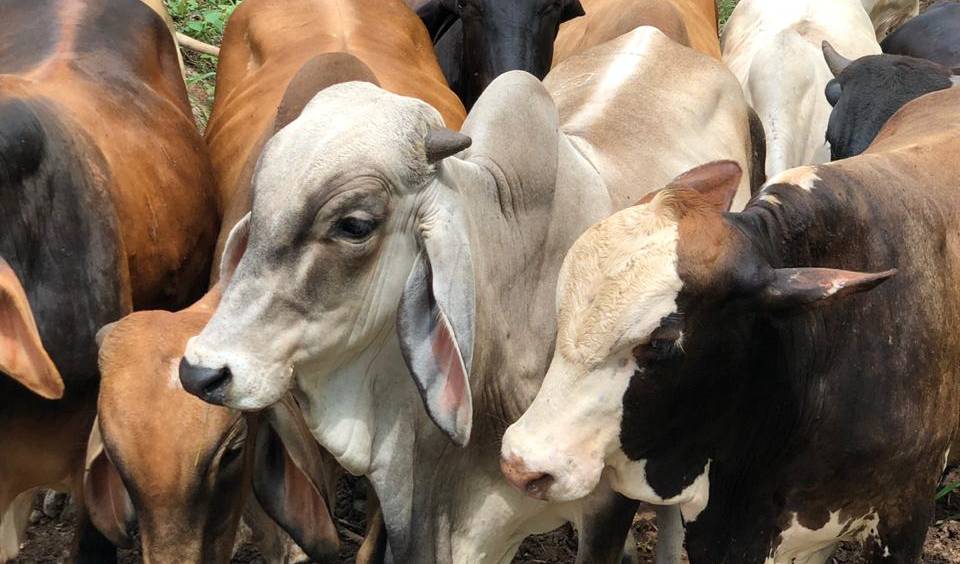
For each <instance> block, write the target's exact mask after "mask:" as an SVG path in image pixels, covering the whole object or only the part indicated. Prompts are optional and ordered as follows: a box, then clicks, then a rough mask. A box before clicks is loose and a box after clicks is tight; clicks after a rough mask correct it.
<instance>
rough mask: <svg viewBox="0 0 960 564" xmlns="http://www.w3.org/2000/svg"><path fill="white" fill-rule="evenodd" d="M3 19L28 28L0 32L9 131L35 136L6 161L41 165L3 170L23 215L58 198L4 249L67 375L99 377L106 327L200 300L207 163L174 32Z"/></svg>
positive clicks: (67, 9)
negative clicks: (100, 334)
mask: <svg viewBox="0 0 960 564" xmlns="http://www.w3.org/2000/svg"><path fill="white" fill-rule="evenodd" d="M0 17H3V18H4V21H14V22H19V24H22V27H20V26H19V25H18V26H4V27H3V29H2V30H0V46H2V47H0V52H2V53H3V55H2V56H0V72H2V73H3V74H2V75H0V92H2V97H3V98H5V99H6V107H7V108H8V109H9V110H10V111H9V112H6V113H5V115H4V120H3V123H2V124H0V128H2V129H3V130H4V132H5V135H10V136H15V135H20V134H29V135H28V138H29V139H32V142H31V143H30V144H28V145H27V146H19V147H18V146H16V145H14V144H12V143H8V144H7V145H6V146H5V148H4V151H14V152H17V151H20V152H21V153H22V152H23V151H33V153H31V155H30V159H33V160H34V161H35V165H36V166H35V167H34V168H32V169H30V170H20V171H19V172H18V171H14V170H8V171H7V176H8V181H9V182H10V183H11V185H12V186H13V187H14V191H12V192H8V196H10V197H11V198H16V199H17V204H16V205H17V206H20V209H24V206H27V207H31V206H32V207H33V208H37V207H38V206H40V205H41V203H42V202H40V201H38V200H37V198H39V197H41V196H40V195H41V194H43V197H46V198H49V199H50V201H52V202H53V207H52V209H50V208H48V209H47V213H43V214H39V215H38V214H34V215H26V216H24V215H21V216H20V217H19V220H20V223H19V224H18V225H17V230H16V232H14V231H11V232H9V235H8V237H5V242H8V244H9V245H13V246H14V247H16V248H15V249H4V250H3V252H4V253H9V254H10V255H11V256H9V257H7V258H8V260H10V262H11V265H12V266H13V268H14V269H15V270H16V271H17V272H18V273H19V275H20V276H21V279H22V280H24V283H25V286H26V289H27V294H28V297H29V298H30V301H31V305H32V306H33V307H34V308H36V309H35V312H36V313H37V320H38V325H39V326H40V331H41V334H42V335H43V337H44V340H45V342H47V339H50V342H49V343H47V344H48V346H49V347H50V348H51V353H52V355H53V357H54V360H55V362H56V363H57V364H58V367H60V368H61V371H63V372H64V377H65V378H66V379H68V380H69V379H70V378H72V377H76V375H77V374H82V375H84V377H89V376H91V375H92V374H95V354H94V353H95V344H94V342H93V334H94V333H95V331H96V329H97V328H99V326H100V325H102V324H103V323H105V322H107V321H111V320H113V319H116V318H117V317H118V316H119V315H120V314H122V313H124V312H126V311H129V310H130V309H131V308H133V307H175V306H178V305H182V304H185V303H189V301H190V300H191V299H192V298H194V297H195V296H196V295H197V293H198V291H199V290H202V287H203V285H202V282H203V281H204V279H205V275H206V269H207V268H208V266H209V248H210V246H211V245H212V242H213V234H214V232H213V226H214V225H215V221H214V220H213V219H214V214H215V210H214V208H213V206H212V203H213V202H212V199H211V194H212V186H211V175H210V167H209V162H208V161H207V158H206V154H205V151H204V148H203V145H202V141H201V139H200V137H199V135H198V134H197V132H196V129H195V127H194V125H193V121H192V117H191V115H192V114H191V113H190V107H189V103H188V101H187V98H186V91H185V87H184V85H183V81H182V79H181V77H180V73H179V68H178V63H177V57H176V51H175V47H174V44H173V41H172V40H171V38H170V33H169V31H168V29H167V28H166V26H165V25H164V23H163V21H162V19H161V18H160V17H158V16H157V15H156V14H155V13H154V12H153V11H151V10H150V9H149V8H147V7H146V6H144V5H143V4H141V3H140V2H138V1H135V0H92V1H89V2H80V1H68V2H46V1H41V2H36V3H34V2H32V1H29V0H11V1H10V2H5V3H3V6H2V7H0ZM28 39H29V41H28ZM22 44H28V45H30V46H31V49H25V48H21V47H20V45H22ZM8 46H9V47H8ZM17 114H19V115H17ZM12 138H14V139H15V138H17V137H12ZM21 156H23V155H22V154H21ZM5 160H6V161H7V166H10V165H9V163H10V162H14V161H12V160H11V158H10V157H9V156H7V157H6V159H5ZM19 162H20V163H21V166H22V163H23V162H24V161H19ZM28 162H29V161H28ZM54 179H60V180H54ZM31 183H32V184H34V185H38V186H43V187H44V190H43V191H40V190H34V191H28V190H26V187H27V186H29V185H31ZM17 188H19V190H17ZM13 205H14V204H13V202H11V203H10V206H9V207H7V206H5V209H6V210H13V209H16V208H14V207H13ZM68 218H69V219H68ZM94 265H96V266H94ZM198 283H199V284H198ZM66 302H69V303H71V304H72V307H64V305H65V303H66ZM69 331H77V333H74V334H72V335H68V334H67V333H68V332H69ZM61 364H63V366H61Z"/></svg>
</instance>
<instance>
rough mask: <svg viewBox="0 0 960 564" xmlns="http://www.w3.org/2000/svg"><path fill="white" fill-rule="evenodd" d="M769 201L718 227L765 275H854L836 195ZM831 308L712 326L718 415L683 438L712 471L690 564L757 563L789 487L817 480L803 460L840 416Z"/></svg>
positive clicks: (735, 316)
mask: <svg viewBox="0 0 960 564" xmlns="http://www.w3.org/2000/svg"><path fill="white" fill-rule="evenodd" d="M769 194H770V195H771V196H775V197H774V198H768V199H766V200H757V199H755V200H754V201H753V203H752V204H751V205H750V206H748V208H747V209H746V210H745V211H744V212H743V213H740V214H732V215H728V216H727V218H728V220H729V221H730V222H731V223H732V225H733V226H734V227H736V228H737V229H738V230H739V231H740V232H742V233H743V234H745V235H746V239H747V241H749V245H751V246H752V247H753V249H755V250H756V251H759V252H760V254H761V255H762V256H763V257H764V258H765V259H766V260H767V261H768V262H769V263H770V264H771V265H772V266H773V267H775V268H781V267H801V266H811V265H826V266H830V267H848V268H855V267H858V266H861V265H857V264H855V263H851V262H850V261H851V260H855V259H853V258H852V257H853V256H854V254H855V253H856V249H859V248H861V245H862V243H863V234H864V231H863V221H862V220H860V219H859V218H857V217H855V215H856V213H855V211H854V210H852V209H851V208H850V207H848V206H844V205H838V203H840V200H841V199H842V197H841V196H840V195H839V194H838V193H836V192H832V191H830V190H829V189H827V188H823V187H819V186H818V187H817V188H815V189H814V191H813V192H812V193H811V192H809V191H806V190H802V189H800V188H798V187H796V186H792V185H791V186H786V187H783V189H780V190H775V191H774V192H773V193H769ZM836 308H847V306H845V305H843V304H839V303H835V304H830V305H828V306H824V307H820V308H813V309H806V310H801V311H793V312H780V313H776V314H772V313H764V312H753V311H747V312H745V311H744V310H743V309H742V308H740V309H736V310H733V309H732V308H731V310H730V311H722V312H721V313H720V315H719V316H718V319H717V321H716V322H714V323H713V327H714V332H715V335H717V336H718V337H717V338H719V339H720V340H721V342H723V345H722V346H723V349H722V350H724V353H723V354H722V355H719V357H720V358H722V359H723V361H724V363H714V364H713V365H711V369H710V371H709V379H710V380H711V381H713V382H718V381H719V382H724V384H723V385H722V386H719V387H714V388H711V387H710V386H706V387H705V389H704V393H705V394H707V395H711V398H710V400H711V402H720V403H721V404H725V408H721V409H719V410H717V411H716V412H714V413H711V414H710V416H709V417H699V418H697V417H695V419H696V420H697V421H699V424H700V427H699V429H687V431H685V432H684V436H685V437H686V436H692V437H694V438H693V441H694V442H695V443H699V444H701V445H702V448H703V449H704V450H705V451H706V452H707V453H708V454H707V458H709V459H710V460H712V466H711V472H710V499H709V504H708V506H707V509H706V510H705V511H704V512H703V513H702V514H701V515H700V516H699V518H698V519H697V520H696V521H695V522H694V523H691V524H689V526H688V531H689V538H688V549H689V551H690V555H691V561H717V562H741V561H754V560H755V561H758V562H759V561H762V560H763V558H764V557H765V556H766V555H767V554H768V553H769V550H770V548H771V546H773V544H772V543H774V542H775V540H776V538H777V535H778V534H779V526H781V525H785V523H781V522H780V521H779V520H780V519H782V517H783V515H784V512H785V511H796V510H797V508H796V507H792V506H790V503H791V500H793V501H795V500H796V499H797V498H796V497H791V496H797V495H799V494H796V492H795V489H794V488H795V487H796V486H797V484H798V483H803V480H805V479H810V478H811V476H815V475H816V469H815V468H812V466H811V464H813V463H812V462H811V461H810V460H808V455H807V457H805V456H804V453H805V452H807V449H809V448H810V442H811V440H812V439H811V437H813V436H814V435H816V434H817V432H818V429H819V428H820V426H822V425H824V423H823V422H824V421H825V420H826V421H830V420H832V419H835V418H836V413H837V409H839V406H838V405H837V403H836V402H831V397H836V396H831V394H835V393H836V392H837V391H838V390H837V389H836V383H837V382H838V381H839V380H841V379H842V377H843V373H842V370H843V366H842V363H841V362H840V361H839V359H840V358H842V357H843V356H842V355H843V354H844V352H843V349H842V348H841V346H842V341H838V340H837V339H836V338H835V336H834V335H836V334H838V332H839V331H843V330H844V327H845V326H848V324H849V319H850V315H849V310H848V309H836ZM721 333H723V334H725V335H726V337H721V336H719V335H720V334H721ZM731 336H732V337H731ZM691 401H694V402H695V401H696V400H691ZM701 405H702V404H701ZM806 495H807V494H802V495H799V498H801V499H803V498H804V497H805V496H806ZM718 555H726V556H723V557H720V558H719V559H718Z"/></svg>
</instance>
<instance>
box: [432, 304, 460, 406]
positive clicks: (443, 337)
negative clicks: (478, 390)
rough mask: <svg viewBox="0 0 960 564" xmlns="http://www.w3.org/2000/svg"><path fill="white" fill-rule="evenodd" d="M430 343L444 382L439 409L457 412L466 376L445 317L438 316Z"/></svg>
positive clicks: (458, 350)
mask: <svg viewBox="0 0 960 564" xmlns="http://www.w3.org/2000/svg"><path fill="white" fill-rule="evenodd" d="M430 342H431V346H432V349H433V358H434V361H435V362H436V363H437V368H438V369H439V370H440V373H441V374H443V375H444V376H445V380H446V381H445V382H444V385H443V392H442V393H441V395H440V408H441V409H443V410H444V411H448V412H449V411H457V410H458V409H459V408H460V406H461V405H462V404H463V401H464V397H463V396H464V386H465V385H466V381H467V376H466V373H465V370H464V366H463V360H461V358H460V349H459V348H458V347H457V342H456V340H455V339H454V338H453V333H452V332H451V331H450V325H449V324H448V323H447V319H446V317H445V316H443V315H440V318H439V319H438V320H437V326H436V327H435V328H434V330H433V333H432V334H431V335H430Z"/></svg>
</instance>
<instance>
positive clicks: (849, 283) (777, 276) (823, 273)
mask: <svg viewBox="0 0 960 564" xmlns="http://www.w3.org/2000/svg"><path fill="white" fill-rule="evenodd" d="M896 273H897V270H896V269H891V270H885V271H883V272H854V271H849V270H835V269H832V268H778V269H775V270H774V271H773V277H772V279H771V280H770V282H769V283H768V284H767V286H766V287H765V288H764V289H763V291H762V296H761V301H762V302H763V304H764V305H765V306H766V307H767V308H768V309H773V310H783V309H792V308H797V307H806V306H812V305H821V304H824V303H826V302H827V301H828V300H832V299H836V298H843V297H845V296H849V295H851V294H856V293H858V292H866V291H868V290H872V289H873V288H876V287H877V286H879V285H880V284H882V283H883V282H884V281H886V280H888V279H889V278H891V277H892V276H893V275H895V274H896Z"/></svg>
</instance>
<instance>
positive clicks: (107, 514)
mask: <svg viewBox="0 0 960 564" xmlns="http://www.w3.org/2000/svg"><path fill="white" fill-rule="evenodd" d="M86 460H87V462H86V468H85V471H84V475H83V501H84V504H85V505H86V506H87V512H88V513H89V514H90V520H91V521H93V524H94V525H95V526H96V527H97V529H99V531H100V532H101V533H103V536H105V537H107V538H108V539H110V542H112V543H113V544H115V545H117V546H119V547H121V548H131V547H132V546H133V540H132V539H131V538H130V534H129V532H128V531H129V530H130V527H131V526H132V525H133V524H134V521H135V519H136V512H135V511H134V509H133V502H132V501H131V500H130V495H129V494H128V493H127V488H126V487H124V485H123V481H122V480H121V479H120V473H119V472H117V468H116V466H114V465H113V462H112V461H111V460H110V458H109V457H108V456H107V451H106V449H104V446H103V437H102V435H101V434H100V419H99V418H97V419H95V420H94V422H93V429H92V430H91V431H90V437H89V439H88V440H87V458H86Z"/></svg>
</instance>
